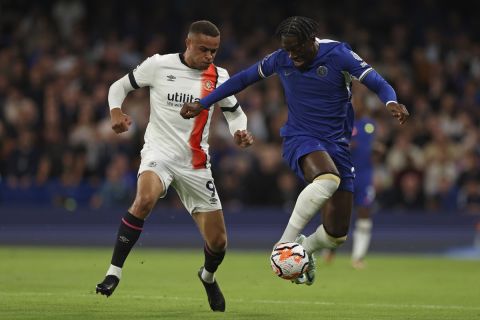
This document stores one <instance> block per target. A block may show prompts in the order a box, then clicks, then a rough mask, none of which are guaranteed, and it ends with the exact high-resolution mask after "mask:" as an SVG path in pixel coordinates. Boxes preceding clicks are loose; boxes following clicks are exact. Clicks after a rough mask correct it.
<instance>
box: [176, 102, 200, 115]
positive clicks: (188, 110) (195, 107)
mask: <svg viewBox="0 0 480 320" xmlns="http://www.w3.org/2000/svg"><path fill="white" fill-rule="evenodd" d="M202 110H205V108H204V107H203V106H202V105H201V104H200V103H199V102H197V101H196V102H191V103H184V104H183V107H182V109H181V110H180V115H181V116H182V117H183V118H184V119H190V118H194V117H196V116H198V114H199V113H200V112H202Z"/></svg>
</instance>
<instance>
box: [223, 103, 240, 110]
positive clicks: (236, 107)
mask: <svg viewBox="0 0 480 320" xmlns="http://www.w3.org/2000/svg"><path fill="white" fill-rule="evenodd" d="M238 107H240V104H238V102H237V103H236V104H235V105H234V106H233V107H220V109H222V112H235V111H236V110H237V109H238Z"/></svg>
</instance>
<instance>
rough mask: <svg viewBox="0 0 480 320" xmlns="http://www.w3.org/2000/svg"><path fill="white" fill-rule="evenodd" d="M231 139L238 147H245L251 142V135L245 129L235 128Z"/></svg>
mask: <svg viewBox="0 0 480 320" xmlns="http://www.w3.org/2000/svg"><path fill="white" fill-rule="evenodd" d="M233 141H235V144H236V145H237V146H239V147H240V148H247V147H249V146H251V145H252V144H253V141H254V139H253V136H252V134H251V133H250V132H248V131H247V130H237V131H235V134H234V135H233Z"/></svg>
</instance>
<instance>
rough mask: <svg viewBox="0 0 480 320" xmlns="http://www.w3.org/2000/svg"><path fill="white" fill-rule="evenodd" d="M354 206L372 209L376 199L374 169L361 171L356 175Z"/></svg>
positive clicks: (358, 170)
mask: <svg viewBox="0 0 480 320" xmlns="http://www.w3.org/2000/svg"><path fill="white" fill-rule="evenodd" d="M354 191H355V192H354V193H353V204H354V205H355V206H360V207H370V206H371V205H372V203H373V200H374V199H375V188H374V187H373V171H372V169H359V168H357V173H356V175H355V183H354Z"/></svg>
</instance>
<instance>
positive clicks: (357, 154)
mask: <svg viewBox="0 0 480 320" xmlns="http://www.w3.org/2000/svg"><path fill="white" fill-rule="evenodd" d="M374 137H375V122H374V121H373V120H372V119H370V118H368V117H362V118H360V119H357V120H355V122H354V126H353V132H352V140H351V145H352V147H351V152H352V161H353V164H354V165H355V169H356V171H357V172H361V171H371V170H372V149H373V140H374Z"/></svg>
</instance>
